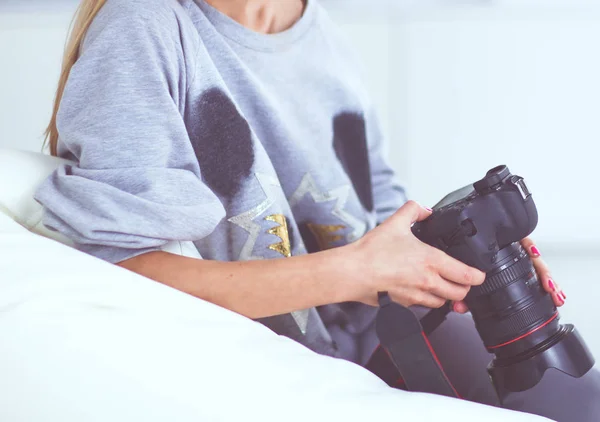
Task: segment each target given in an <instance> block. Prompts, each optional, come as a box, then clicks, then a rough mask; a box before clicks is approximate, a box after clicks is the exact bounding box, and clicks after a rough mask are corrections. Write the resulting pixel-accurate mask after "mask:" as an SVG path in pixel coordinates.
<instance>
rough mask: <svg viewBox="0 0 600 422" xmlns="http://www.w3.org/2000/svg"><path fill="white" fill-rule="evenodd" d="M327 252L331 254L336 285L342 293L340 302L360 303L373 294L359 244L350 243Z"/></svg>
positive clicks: (368, 272) (370, 279)
mask: <svg viewBox="0 0 600 422" xmlns="http://www.w3.org/2000/svg"><path fill="white" fill-rule="evenodd" d="M328 252H329V253H331V257H330V261H331V263H332V264H333V271H334V273H335V274H334V277H335V278H336V284H337V286H338V288H339V290H340V291H341V292H343V297H342V298H341V300H340V302H362V301H364V299H365V298H366V297H369V296H370V295H372V294H373V292H374V291H375V289H374V287H373V286H372V277H371V276H370V269H369V266H368V264H367V263H366V262H365V261H366V259H365V255H364V253H363V251H362V248H361V242H354V243H350V244H348V245H345V246H342V247H339V248H335V249H332V250H330V251H328Z"/></svg>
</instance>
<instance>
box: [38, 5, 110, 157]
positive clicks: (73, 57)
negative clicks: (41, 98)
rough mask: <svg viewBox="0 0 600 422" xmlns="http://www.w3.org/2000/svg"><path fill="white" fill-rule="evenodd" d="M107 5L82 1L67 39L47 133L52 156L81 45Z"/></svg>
mask: <svg viewBox="0 0 600 422" xmlns="http://www.w3.org/2000/svg"><path fill="white" fill-rule="evenodd" d="M105 3H106V0H81V3H80V4H79V7H78V8H77V12H76V13H75V17H74V18H73V23H72V25H71V30H70V34H69V38H68V39H67V43H66V46H65V53H64V56H63V63H62V70H61V73H60V79H59V81H58V88H57V90H56V96H55V98H54V108H53V110H52V118H51V119H50V124H49V125H48V128H47V129H46V132H45V135H46V136H45V145H46V146H48V147H49V148H50V154H52V155H57V145H58V129H57V127H56V115H57V114H58V108H59V107H60V102H61V100H62V97H63V94H64V92H65V86H66V85H67V80H68V79H69V74H70V72H71V69H72V68H73V65H74V64H75V62H76V61H77V59H79V49H80V47H81V43H82V42H83V39H84V38H85V35H86V34H87V31H88V29H89V27H90V25H91V24H92V21H93V20H94V18H95V17H96V15H97V14H98V12H99V11H100V9H102V6H104V4H105Z"/></svg>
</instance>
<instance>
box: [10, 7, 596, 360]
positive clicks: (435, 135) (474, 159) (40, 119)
mask: <svg viewBox="0 0 600 422" xmlns="http://www.w3.org/2000/svg"><path fill="white" fill-rule="evenodd" d="M322 1H323V3H324V4H326V5H328V7H330V9H331V13H332V15H333V17H334V19H336V20H337V21H338V22H339V23H340V24H341V25H342V27H343V28H344V29H345V30H346V32H347V33H348V36H349V37H350V39H351V40H352V42H353V43H354V44H355V46H356V48H357V50H358V51H359V52H360V54H361V55H362V57H363V59H364V63H365V65H366V68H367V72H368V81H367V82H368V83H369V85H370V87H371V90H372V92H373V96H374V99H375V101H376V102H377V103H378V104H379V106H380V110H381V115H382V120H383V124H384V128H385V130H386V132H387V133H388V136H389V139H390V154H391V160H392V163H393V165H394V166H395V168H396V169H397V171H398V173H399V174H400V176H401V178H402V179H403V180H404V182H405V183H406V185H407V186H408V188H409V192H410V193H411V196H412V197H413V198H415V199H417V200H419V201H421V202H423V203H425V204H434V203H435V202H436V201H437V200H438V199H439V198H441V197H442V196H443V195H445V194H446V193H447V192H449V191H451V190H454V189H456V188H457V187H460V186H463V185H465V184H467V183H470V182H473V181H474V180H475V179H476V178H478V177H480V176H482V175H483V173H484V172H485V171H486V170H487V169H488V168H491V167H492V166H495V165H496V164H498V163H506V164H508V165H509V166H510V167H511V168H512V170H513V171H514V172H516V173H520V174H522V175H523V176H525V177H526V179H527V180H528V182H529V184H530V187H531V189H532V191H533V193H534V196H535V198H536V201H537V204H538V207H539V210H540V225H539V228H538V230H537V231H536V234H535V238H536V239H537V240H538V242H539V244H540V247H541V248H542V251H543V253H545V257H546V258H547V260H548V261H549V262H550V264H551V268H552V269H553V271H554V275H555V277H556V279H557V280H558V281H559V282H560V283H561V284H562V286H563V287H564V288H565V290H566V291H567V294H568V295H569V303H570V306H567V307H566V308H565V309H564V311H562V314H563V315H564V316H565V317H566V319H567V320H568V319H575V320H576V321H577V326H578V327H579V328H580V330H581V331H582V332H583V333H584V335H591V336H588V337H587V338H588V342H589V344H590V346H591V347H592V349H593V350H595V351H597V352H598V353H600V335H598V333H597V328H596V327H597V325H598V323H599V322H600V320H599V318H598V316H597V315H595V314H594V312H593V311H594V310H595V307H597V305H596V300H597V299H596V298H597V297H599V296H600V280H598V277H597V276H596V272H597V271H598V264H600V223H599V221H600V213H599V211H598V210H600V195H599V194H598V192H597V191H598V188H597V182H596V177H595V173H596V171H597V169H598V168H599V167H600V166H599V165H598V163H599V161H598V156H599V154H600V144H599V141H600V55H599V54H598V51H597V50H598V45H599V41H600V0H496V1H494V0H471V1H468V0H438V1H436V0H418V1H417V0H387V1H386V0H322ZM76 3H77V2H76V0H28V1H23V0H0V146H2V147H7V146H8V147H16V148H21V149H28V150H34V151H39V150H40V146H41V142H42V137H41V133H42V132H43V130H44V127H45V125H46V123H47V120H48V118H49V116H50V108H51V102H52V97H53V92H54V89H55V84H56V81H57V78H58V73H59V66H60V56H61V53H62V47H63V43H64V39H65V36H66V30H67V27H68V24H69V22H70V18H71V14H72V12H73V10H74V7H75V4H76ZM0 183H6V181H0Z"/></svg>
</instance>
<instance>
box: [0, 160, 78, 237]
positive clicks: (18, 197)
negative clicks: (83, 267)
mask: <svg viewBox="0 0 600 422" xmlns="http://www.w3.org/2000/svg"><path fill="white" fill-rule="evenodd" d="M64 163H68V161H67V160H63V159H61V158H56V157H52V156H49V155H44V154H41V153H40V154H38V153H34V152H28V151H19V150H14V149H5V148H0V212H1V213H4V214H6V215H8V216H9V217H11V218H12V219H13V220H15V221H16V222H17V223H19V224H21V225H22V226H23V227H25V228H27V229H28V230H31V231H33V232H35V233H38V234H41V235H43V236H46V237H49V238H52V239H55V240H58V241H59V242H61V243H65V244H67V245H71V244H72V242H71V241H70V240H69V239H68V238H66V237H65V236H63V235H61V234H60V233H57V232H54V231H51V230H48V229H47V228H46V227H44V225H43V224H42V206H41V205H40V204H39V203H38V202H36V201H35V200H34V199H33V194H34V193H35V190H36V189H37V187H38V186H39V185H40V183H42V181H43V180H44V179H45V178H46V177H48V176H49V175H50V173H52V172H53V171H54V170H55V169H56V168H57V167H58V166H59V165H61V164H64Z"/></svg>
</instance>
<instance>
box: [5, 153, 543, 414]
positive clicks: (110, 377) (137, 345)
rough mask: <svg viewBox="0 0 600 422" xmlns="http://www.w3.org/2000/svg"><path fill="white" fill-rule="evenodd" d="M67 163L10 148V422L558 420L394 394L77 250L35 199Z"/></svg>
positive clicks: (347, 367) (345, 366)
mask: <svg viewBox="0 0 600 422" xmlns="http://www.w3.org/2000/svg"><path fill="white" fill-rule="evenodd" d="M59 164H60V161H59V160H56V159H53V158H50V157H46V156H43V155H41V154H33V153H25V152H19V151H13V150H2V149H0V421H2V422H17V421H19V422H21V421H26V422H34V421H35V422H37V421H40V422H41V421H43V422H54V421H56V422H83V421H86V422H87V421H111V422H120V421H127V422H131V421H144V422H152V421H178V422H186V421H190V422H191V421H194V422H198V421H241V420H244V421H261V422H270V421H273V422H275V421H277V422H280V421H302V422H306V421H326V420H339V421H344V422H353V421H357V422H358V421H360V422H364V421H376V420H403V421H412V420H419V421H434V420H444V421H445V422H453V421H456V422H474V421H486V422H504V421H514V422H520V421H542V420H546V419H543V418H539V417H537V416H532V415H526V414H521V413H515V412H509V411H505V410H501V409H495V408H491V407H487V406H482V405H477V404H473V403H469V402H466V401H461V400H454V399H448V398H444V397H438V396H431V395H427V394H415V393H406V392H402V391H398V390H394V389H391V388H388V387H387V386H386V385H384V383H383V382H381V381H380V380H379V379H378V378H376V377H375V376H373V375H372V374H370V373H369V372H367V371H366V370H364V369H363V368H360V367H358V366H356V365H354V364H352V363H349V362H345V361H341V360H337V359H333V358H328V357H324V356H319V355H317V354H315V353H313V352H311V351H309V350H307V349H306V348H304V347H303V346H301V345H299V344H297V343H295V342H292V341H291V340H288V339H286V338H283V337H279V336H277V335H275V334H273V333H272V332H271V331H269V330H268V329H266V328H264V327H263V326H261V325H259V324H258V323H255V322H253V321H251V320H248V319H246V318H244V317H242V316H240V315H237V314H235V313H232V312H229V311H227V310H225V309H222V308H219V307H217V306H215V305H212V304H210V303H207V302H205V301H202V300H198V299H196V298H193V297H191V296H188V295H186V294H184V293H181V292H179V291H176V290H173V289H171V288H168V287H166V286H164V285H161V284H158V283H155V282H153V281H150V280H148V279H145V278H143V277H140V276H138V275H136V274H133V273H130V272H128V271H126V270H123V269H121V268H118V267H116V266H113V265H110V264H107V263H105V262H102V261H100V260H97V259H95V258H93V257H91V256H88V255H85V254H82V253H80V252H78V251H76V250H75V249H73V248H71V247H69V246H68V245H65V244H63V243H67V244H68V241H67V240H66V239H64V238H62V237H61V236H58V235H57V234H56V233H52V232H50V231H48V230H46V229H44V228H43V226H42V225H41V223H40V219H41V209H40V206H39V205H38V204H37V203H36V202H35V201H33V199H32V194H33V192H34V190H35V187H36V186H37V185H38V184H39V183H40V181H41V180H43V178H44V177H46V176H47V175H48V174H49V173H50V172H51V171H52V170H53V169H54V168H55V167H56V166H57V165H59ZM32 231H33V232H35V233H32ZM36 233H38V234H41V235H43V236H46V237H52V238H53V239H54V240H52V239H48V238H45V237H42V236H40V235H38V234H36ZM56 240H58V241H60V242H62V243H59V242H57V241H56ZM392 418H393V419H392Z"/></svg>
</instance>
